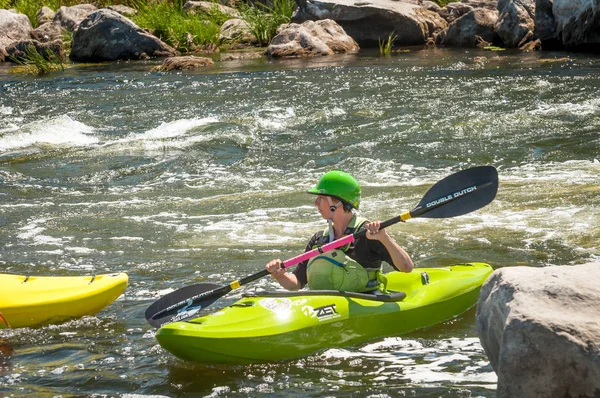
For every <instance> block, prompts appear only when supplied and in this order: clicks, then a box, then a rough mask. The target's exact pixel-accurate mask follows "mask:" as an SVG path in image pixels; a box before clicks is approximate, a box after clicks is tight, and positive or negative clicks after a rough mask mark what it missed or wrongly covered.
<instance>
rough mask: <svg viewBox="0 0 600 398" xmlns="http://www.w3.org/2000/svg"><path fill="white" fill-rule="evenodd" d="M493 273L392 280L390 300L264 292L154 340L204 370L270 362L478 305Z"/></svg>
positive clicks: (481, 268)
mask: <svg viewBox="0 0 600 398" xmlns="http://www.w3.org/2000/svg"><path fill="white" fill-rule="evenodd" d="M492 271H493V270H492V268H491V267H490V266H489V265H487V264H484V263H467V264H462V265H454V266H450V267H445V268H415V269H414V270H413V272H411V273H408V274H406V273H400V272H391V273H389V274H386V277H387V279H388V285H387V288H388V290H389V291H390V294H386V295H379V294H378V295H374V294H368V293H348V292H339V291H333V290H332V291H329V290H327V291H299V292H287V291H277V292H260V293H256V294H252V295H245V296H244V297H243V298H242V299H241V300H239V301H237V302H235V303H234V304H232V305H230V306H228V307H226V308H223V309H221V310H220V311H218V312H215V313H213V314H210V315H206V316H202V317H200V318H195V319H192V320H189V321H187V322H174V323H170V324H167V325H165V326H163V327H161V328H160V329H159V330H158V331H157V332H156V339H157V340H158V342H159V344H160V345H161V346H162V347H163V348H164V349H165V350H167V351H169V352H171V353H172V354H174V355H175V356H177V357H179V358H182V359H185V360H190V361H194V362H204V363H248V362H270V361H279V360H284V359H290V358H296V357H301V356H305V355H309V354H311V353H314V352H316V351H318V350H321V349H327V348H332V347H342V346H348V345H353V344H360V343H363V342H366V341H369V340H373V339H376V338H381V337H384V336H393V335H399V334H402V333H407V332H410V331H413V330H415V329H419V328H424V327H427V326H431V325H434V324H436V323H439V322H442V321H445V320H448V319H451V318H453V317H456V316H457V315H460V314H461V313H463V312H465V311H466V310H468V309H469V308H470V307H472V306H473V305H475V303H476V302H477V297H478V295H479V290H480V288H481V285H482V284H483V283H484V282H485V280H486V279H487V277H488V275H489V274H490V273H491V272H492Z"/></svg>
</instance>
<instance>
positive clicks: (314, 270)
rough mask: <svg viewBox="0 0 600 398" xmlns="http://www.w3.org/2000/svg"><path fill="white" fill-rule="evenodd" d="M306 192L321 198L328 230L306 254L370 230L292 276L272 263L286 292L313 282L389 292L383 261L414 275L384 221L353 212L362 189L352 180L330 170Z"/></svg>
mask: <svg viewBox="0 0 600 398" xmlns="http://www.w3.org/2000/svg"><path fill="white" fill-rule="evenodd" d="M307 192H308V193H310V194H313V195H317V197H316V199H315V202H314V204H315V206H316V207H317V209H318V210H319V213H321V216H322V217H323V218H324V219H326V220H327V223H328V226H327V227H326V228H325V230H323V231H319V232H317V233H315V234H314V235H313V236H312V238H310V240H309V241H308V245H307V246H306V251H309V250H312V249H314V248H316V247H319V246H322V245H324V244H326V243H329V242H332V241H333V240H335V239H338V238H341V237H342V236H346V235H350V234H353V233H355V232H357V231H359V230H360V229H366V230H367V231H368V232H367V234H366V238H365V237H362V238H358V239H357V240H356V241H354V242H352V243H351V244H350V245H347V246H345V247H341V248H339V249H336V250H333V251H330V252H327V253H323V254H321V255H319V256H317V257H314V258H312V259H310V260H308V261H305V262H303V263H300V264H298V265H297V266H296V268H295V269H294V270H293V271H292V272H286V269H285V268H281V264H282V261H281V260H280V259H275V260H272V261H270V262H269V263H267V265H266V269H267V271H268V272H269V273H270V274H271V275H272V276H273V277H274V278H275V279H276V280H277V282H279V284H280V285H281V286H283V287H284V288H286V289H287V290H299V289H302V288H303V287H304V286H306V285H307V284H308V286H309V287H310V289H312V290H344V291H354V292H368V291H376V290H378V289H379V290H382V291H385V277H384V276H383V274H382V273H381V263H382V261H385V262H387V263H388V264H390V265H391V266H392V267H394V268H395V269H396V270H398V271H401V272H410V271H412V269H413V262H412V260H411V258H410V256H409V255H408V254H407V253H406V251H405V250H404V249H402V248H401V247H400V246H399V245H398V244H397V243H396V241H395V240H394V239H393V238H392V237H390V236H389V235H388V233H387V231H386V230H385V229H380V225H381V221H373V222H370V221H368V220H366V219H364V218H361V217H359V216H358V215H357V214H355V213H354V211H353V210H355V209H356V210H358V208H359V205H360V185H359V184H358V182H357V181H356V179H355V178H354V177H353V176H351V175H350V174H348V173H345V172H343V171H339V170H332V171H329V172H327V173H325V174H324V175H323V176H322V177H321V179H320V180H319V182H318V183H317V185H316V186H315V187H314V188H311V189H309V190H308V191H307Z"/></svg>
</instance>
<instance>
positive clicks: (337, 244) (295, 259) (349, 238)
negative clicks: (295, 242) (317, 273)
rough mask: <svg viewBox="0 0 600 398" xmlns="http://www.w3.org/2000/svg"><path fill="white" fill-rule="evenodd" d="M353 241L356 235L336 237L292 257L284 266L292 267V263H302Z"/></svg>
mask: <svg viewBox="0 0 600 398" xmlns="http://www.w3.org/2000/svg"><path fill="white" fill-rule="evenodd" d="M352 242H354V235H348V236H344V237H343V238H340V239H336V240H334V241H333V242H331V243H328V244H326V245H323V246H321V247H319V248H317V249H312V250H309V251H307V252H304V253H303V254H301V255H299V256H296V257H292V258H290V259H289V260H286V261H284V262H283V267H284V268H287V267H291V266H292V265H296V264H299V263H301V262H302V261H306V260H309V259H311V258H313V257H316V256H318V255H319V254H321V253H325V252H328V251H331V250H333V249H337V248H338V247H342V246H344V245H347V244H348V243H352Z"/></svg>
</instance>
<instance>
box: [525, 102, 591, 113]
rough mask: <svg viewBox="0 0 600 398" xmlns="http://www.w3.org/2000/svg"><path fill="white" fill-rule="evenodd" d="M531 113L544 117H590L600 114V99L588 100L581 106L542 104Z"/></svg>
mask: <svg viewBox="0 0 600 398" xmlns="http://www.w3.org/2000/svg"><path fill="white" fill-rule="evenodd" d="M529 113H530V114H532V115H542V116H560V115H568V116H589V115H594V114H600V99H597V98H596V99H592V100H587V101H584V102H582V103H581V104H573V103H571V102H566V103H562V104H547V103H541V104H539V105H538V106H537V108H536V109H533V110H531V111H529Z"/></svg>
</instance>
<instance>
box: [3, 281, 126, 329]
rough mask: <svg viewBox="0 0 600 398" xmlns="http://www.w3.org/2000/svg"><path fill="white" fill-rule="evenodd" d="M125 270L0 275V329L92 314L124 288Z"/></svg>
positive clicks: (113, 298)
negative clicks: (118, 271) (58, 274)
mask: <svg viewBox="0 0 600 398" xmlns="http://www.w3.org/2000/svg"><path fill="white" fill-rule="evenodd" d="M127 281H128V277H127V274H125V273H118V274H104V275H93V276H23V275H11V274H0V329H3V328H7V327H11V328H22V327H28V326H36V325H41V324H49V323H58V322H61V321H64V320H67V319H71V318H79V317H82V316H84V315H93V314H95V313H97V312H98V311H100V310H101V309H103V308H104V307H106V306H107V305H109V304H110V303H112V302H113V301H115V300H116V299H117V298H118V297H119V296H120V295H121V294H122V293H123V291H124V290H125V287H126V286H127Z"/></svg>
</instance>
